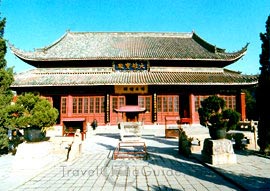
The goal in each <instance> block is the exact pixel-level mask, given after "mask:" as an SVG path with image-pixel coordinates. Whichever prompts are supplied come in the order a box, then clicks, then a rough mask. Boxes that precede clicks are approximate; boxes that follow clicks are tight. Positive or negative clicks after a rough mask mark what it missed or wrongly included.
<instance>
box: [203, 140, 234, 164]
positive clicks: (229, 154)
mask: <svg viewBox="0 0 270 191" xmlns="http://www.w3.org/2000/svg"><path fill="white" fill-rule="evenodd" d="M202 159H203V161H204V162H206V163H210V164H213V165H217V164H235V163H237V159H236V155H235V154H234V150H233V145H232V142H231V141H230V140H228V139H219V140H212V139H205V140H204V144H203V150H202Z"/></svg>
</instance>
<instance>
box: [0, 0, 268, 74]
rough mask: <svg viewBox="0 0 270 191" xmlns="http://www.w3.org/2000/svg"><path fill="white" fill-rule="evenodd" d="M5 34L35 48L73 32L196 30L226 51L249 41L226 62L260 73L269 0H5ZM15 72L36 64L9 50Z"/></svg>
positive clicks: (25, 47) (19, 44) (1, 8)
mask: <svg viewBox="0 0 270 191" xmlns="http://www.w3.org/2000/svg"><path fill="white" fill-rule="evenodd" d="M0 12H1V18H3V17H6V19H7V23H6V27H5V34H4V38H5V39H6V40H8V41H9V42H10V43H12V44H14V45H15V46H16V47H17V48H20V49H22V50H27V51H32V50H34V49H35V48H41V47H44V46H47V45H50V44H51V43H53V42H54V41H56V40H58V39H59V38H60V37H61V36H62V35H63V34H64V33H65V32H66V31H67V30H70V31H73V32H76V31H78V32H80V31H83V32H85V31H88V32H96V31H99V32H118V31H120V32H192V31H195V32H196V33H197V34H198V35H199V36H200V37H201V38H203V39H204V40H206V41H207V42H209V43H211V44H213V45H216V46H217V47H220V48H225V49H226V51H227V52H234V51H238V50H240V49H241V48H242V47H244V46H245V45H246V43H250V44H249V46H248V51H247V53H246V55H245V56H244V57H243V58H242V59H241V60H239V61H238V62H236V63H234V64H232V65H231V66H229V67H227V68H228V69H231V70H235V71H240V72H242V73H243V74H258V73H259V72H260V71H259V67H260V64H259V55H260V53H261V40H260V37H259V34H260V32H263V33H264V32H265V30H266V29H265V22H266V20H267V17H268V16H269V15H270V3H269V0H223V1H221V0H99V1H98V0H2V1H1V3H0ZM6 60H7V62H8V66H9V67H13V66H14V71H15V72H22V71H26V70H29V69H32V67H31V66H29V65H28V64H26V63H24V62H22V61H20V60H19V59H18V58H16V57H15V56H14V55H13V54H11V52H10V50H9V49H8V52H7V54H6Z"/></svg>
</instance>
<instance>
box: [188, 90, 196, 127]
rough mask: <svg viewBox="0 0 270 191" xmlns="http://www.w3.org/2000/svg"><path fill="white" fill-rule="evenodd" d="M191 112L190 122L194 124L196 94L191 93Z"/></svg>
mask: <svg viewBox="0 0 270 191" xmlns="http://www.w3.org/2000/svg"><path fill="white" fill-rule="evenodd" d="M189 112H190V115H189V116H190V124H193V123H194V121H195V100H194V95H193V94H190V95H189Z"/></svg>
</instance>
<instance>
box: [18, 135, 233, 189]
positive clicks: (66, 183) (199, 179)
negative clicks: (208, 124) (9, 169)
mask: <svg viewBox="0 0 270 191" xmlns="http://www.w3.org/2000/svg"><path fill="white" fill-rule="evenodd" d="M118 141H119V139H118V137H117V135H113V134H111V135H110V134H107V135H104V134H103V135H102V136H100V135H95V136H92V137H91V138H89V139H87V140H85V142H84V145H83V153H82V155H81V157H80V158H78V159H77V160H74V161H72V162H61V163H59V164H58V165H56V166H54V167H53V168H50V169H47V170H45V171H44V172H43V173H40V174H38V175H36V176H35V177H33V178H32V179H31V180H29V181H27V182H25V183H24V184H22V185H20V186H19V187H17V188H16V189H15V190H29V191H30V190H117V191H120V190H200V191H201V190H222V191H223V190H238V188H237V187H236V186H234V185H233V184H231V183H230V182H228V181H226V180H224V179H223V178H222V177H221V176H219V175H218V174H216V173H215V172H213V171H211V170H209V169H208V168H205V166H203V165H202V164H200V163H198V162H197V161H196V160H194V159H187V158H184V157H181V156H179V155H178V151H177V144H178V141H177V140H175V139H172V140H167V139H164V138H161V137H159V138H157V137H154V136H145V137H143V139H142V141H145V142H146V144H147V148H148V152H149V158H148V159H147V160H133V159H121V160H120V159H119V160H112V153H113V150H114V149H115V147H116V145H117V143H118Z"/></svg>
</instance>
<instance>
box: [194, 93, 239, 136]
mask: <svg viewBox="0 0 270 191" xmlns="http://www.w3.org/2000/svg"><path fill="white" fill-rule="evenodd" d="M198 112H199V117H200V124H201V125H203V126H205V127H208V129H209V134H210V137H211V138H212V139H223V138H226V132H227V131H229V130H231V129H235V128H236V125H237V123H238V122H239V120H240V113H238V112H237V111H234V110H232V109H226V108H225V100H224V99H222V98H220V97H218V96H217V95H212V96H209V97H208V98H206V99H205V100H203V101H202V102H201V108H199V110H198Z"/></svg>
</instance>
